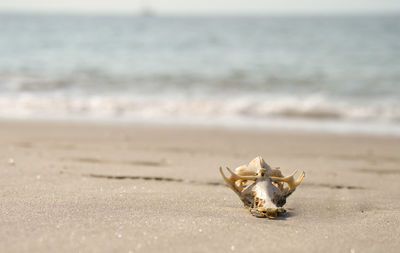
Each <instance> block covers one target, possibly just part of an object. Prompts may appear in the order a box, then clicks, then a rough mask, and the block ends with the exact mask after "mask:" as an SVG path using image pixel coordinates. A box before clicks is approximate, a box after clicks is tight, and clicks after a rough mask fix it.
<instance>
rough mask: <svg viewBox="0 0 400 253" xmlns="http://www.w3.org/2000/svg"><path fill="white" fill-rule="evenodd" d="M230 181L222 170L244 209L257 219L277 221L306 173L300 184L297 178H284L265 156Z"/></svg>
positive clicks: (246, 166) (250, 164)
mask: <svg viewBox="0 0 400 253" xmlns="http://www.w3.org/2000/svg"><path fill="white" fill-rule="evenodd" d="M226 169H227V170H228V171H229V172H230V174H231V176H229V177H226V176H225V174H224V173H223V171H222V168H221V167H220V168H219V170H220V172H221V175H222V178H223V179H224V180H225V182H226V183H227V184H228V186H229V187H230V188H231V189H232V190H233V191H234V192H235V193H236V194H237V195H238V196H239V198H240V199H241V200H242V202H243V203H244V205H245V206H246V207H248V208H250V213H251V214H252V215H254V216H256V217H268V218H274V217H276V216H277V215H278V214H279V213H284V212H285V209H283V208H282V207H283V205H285V203H286V198H287V197H289V195H290V194H292V193H293V192H294V191H295V190H296V187H297V186H298V185H299V184H300V183H301V181H302V180H303V178H304V175H305V174H304V172H302V173H301V174H300V176H299V178H298V179H297V180H295V179H294V175H295V174H296V173H297V170H296V171H295V172H294V173H292V175H290V176H288V177H284V176H283V175H282V172H281V171H280V170H279V167H274V168H272V167H271V166H269V165H268V164H267V163H266V162H265V161H264V159H263V158H262V157H261V156H257V157H256V158H254V159H253V160H252V161H251V162H250V163H249V164H247V165H242V166H240V167H238V168H236V169H235V171H234V172H232V171H231V170H230V169H229V168H226Z"/></svg>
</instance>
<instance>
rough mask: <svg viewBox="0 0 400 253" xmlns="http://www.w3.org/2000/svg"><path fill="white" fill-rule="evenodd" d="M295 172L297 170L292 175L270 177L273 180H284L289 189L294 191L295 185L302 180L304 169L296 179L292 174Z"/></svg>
mask: <svg viewBox="0 0 400 253" xmlns="http://www.w3.org/2000/svg"><path fill="white" fill-rule="evenodd" d="M296 173H297V170H295V171H294V172H293V173H292V175H290V176H287V177H270V178H271V180H272V181H273V182H285V183H287V184H288V187H289V189H288V190H289V191H294V189H296V187H297V186H298V185H299V184H300V183H301V181H302V180H303V178H304V176H305V173H304V171H303V172H302V173H301V174H300V176H299V178H298V179H297V180H295V179H294V175H295V174H296Z"/></svg>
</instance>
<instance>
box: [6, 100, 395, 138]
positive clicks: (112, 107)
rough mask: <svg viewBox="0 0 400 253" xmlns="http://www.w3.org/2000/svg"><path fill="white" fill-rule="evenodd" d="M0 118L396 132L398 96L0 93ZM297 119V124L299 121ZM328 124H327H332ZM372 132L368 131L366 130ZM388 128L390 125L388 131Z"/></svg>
mask: <svg viewBox="0 0 400 253" xmlns="http://www.w3.org/2000/svg"><path fill="white" fill-rule="evenodd" d="M0 117H3V118H33V119H35V118H51V119H71V118H81V119H93V120H99V119H100V120H121V121H139V122H140V121H143V122H157V123H160V122H161V123H162V122H181V123H183V122H186V123H193V124H202V122H203V123H204V122H207V124H210V125H213V124H214V125H229V124H231V125H235V124H236V125H238V126H245V127H254V126H258V127H268V125H270V124H271V122H275V123H276V122H278V121H282V120H283V121H285V120H286V121H287V120H289V121H291V122H292V123H290V124H293V126H292V127H293V128H295V127H296V126H295V125H296V124H297V123H295V122H303V123H304V122H306V123H304V124H306V125H310V124H311V122H312V124H314V125H315V128H316V129H317V128H318V124H319V125H320V126H321V125H324V124H325V125H326V124H327V123H329V122H330V123H332V124H333V125H335V124H338V123H340V122H342V123H346V124H350V123H351V124H353V125H354V124H357V125H359V126H361V125H363V127H364V128H367V129H368V126H373V125H374V124H375V125H376V124H381V125H387V126H389V125H390V126H391V128H393V129H395V131H399V132H400V124H399V123H400V105H399V103H398V101H389V100H385V101H376V102H373V101H363V102H358V103H355V102H353V103H349V102H348V101H347V102H345V101H334V100H332V99H328V98H326V97H325V96H322V95H319V94H314V95H310V96H307V97H299V96H289V95H285V96H277V95H274V96H272V95H270V96H268V97H266V96H263V97H262V98H260V97H252V96H237V97H225V98H224V97H214V98H209V97H192V98H185V97H178V96H175V97H173V96H172V97H166V96H163V97H160V96H137V97H134V96H122V95H118V96H110V95H107V96H106V95H104V96H100V95H95V96H67V95H63V94H40V95H37V94H32V93H25V94H19V95H14V96H10V95H8V96H0ZM304 124H303V125H304ZM332 124H331V125H332ZM371 131H372V130H371ZM391 131H392V130H391Z"/></svg>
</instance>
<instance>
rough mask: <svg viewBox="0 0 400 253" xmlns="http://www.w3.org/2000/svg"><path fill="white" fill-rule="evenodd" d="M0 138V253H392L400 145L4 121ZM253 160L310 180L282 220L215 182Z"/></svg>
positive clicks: (399, 213)
mask: <svg viewBox="0 0 400 253" xmlns="http://www.w3.org/2000/svg"><path fill="white" fill-rule="evenodd" d="M0 139H1V142H0V157H1V159H0V162H1V163H0V172H1V175H0V185H1V187H0V194H1V202H0V252H28V251H29V252H160V251H161V252H231V251H235V252H255V251H262V252H399V248H400V239H399V235H400V228H399V225H400V183H399V179H400V167H399V165H400V155H399V152H400V139H399V138H395V137H390V136H387V137H369V136H349V135H328V134H312V133H293V132H261V131H252V132H250V131H238V130H236V131H234V130H215V129H196V128H183V127H181V128H172V127H149V126H135V125H129V124H126V125H112V124H84V123H79V124H78V123H74V124H72V123H51V122H26V121H25V122H24V121H21V122H16V121H3V122H0ZM256 155H261V156H263V157H264V158H265V160H266V161H267V162H268V163H270V164H271V165H274V166H281V169H282V170H283V172H284V173H285V174H288V173H290V172H292V170H293V169H295V168H299V169H301V170H305V171H306V178H305V179H304V181H303V184H302V185H301V186H300V187H299V188H298V189H297V191H296V192H295V193H294V194H293V195H292V196H291V197H290V198H289V199H288V201H287V204H286V206H285V207H286V208H287V209H288V213H287V214H286V216H285V217H282V218H279V219H276V220H268V219H258V218H255V217H253V216H251V215H250V213H249V212H248V211H247V210H246V209H245V208H243V206H242V203H241V202H240V200H239V198H238V197H237V196H236V195H235V194H234V193H233V192H232V191H231V190H230V189H229V188H227V187H225V186H224V185H223V181H222V179H221V178H220V175H219V173H218V170H217V168H218V166H220V165H222V166H229V167H232V168H234V167H236V166H238V165H241V164H244V163H247V162H249V161H250V160H251V159H252V158H254V157H255V156H256ZM168 180H169V181H168Z"/></svg>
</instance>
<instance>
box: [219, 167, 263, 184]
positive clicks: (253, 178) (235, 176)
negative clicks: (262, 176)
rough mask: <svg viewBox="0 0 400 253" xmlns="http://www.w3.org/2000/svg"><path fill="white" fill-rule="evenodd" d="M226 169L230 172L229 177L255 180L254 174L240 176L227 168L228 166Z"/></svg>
mask: <svg viewBox="0 0 400 253" xmlns="http://www.w3.org/2000/svg"><path fill="white" fill-rule="evenodd" d="M226 169H227V170H228V171H229V172H230V173H231V174H232V175H231V178H232V179H233V180H235V181H236V180H256V178H257V177H256V176H240V175H238V174H236V173H234V172H233V171H231V169H229V168H228V167H226Z"/></svg>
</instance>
